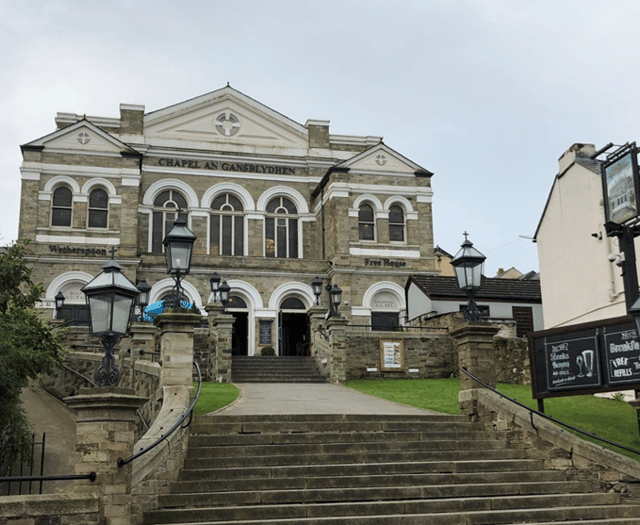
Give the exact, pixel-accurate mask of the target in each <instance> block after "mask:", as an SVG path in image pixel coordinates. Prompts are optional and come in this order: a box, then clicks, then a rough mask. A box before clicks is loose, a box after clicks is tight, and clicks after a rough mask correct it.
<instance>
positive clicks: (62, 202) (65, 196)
mask: <svg viewBox="0 0 640 525" xmlns="http://www.w3.org/2000/svg"><path fill="white" fill-rule="evenodd" d="M53 205H54V206H64V207H67V208H70V207H71V190H70V189H69V188H64V187H63V188H58V189H57V190H56V191H54V192H53Z"/></svg>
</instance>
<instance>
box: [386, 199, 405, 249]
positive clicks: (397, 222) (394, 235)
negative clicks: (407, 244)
mask: <svg viewBox="0 0 640 525" xmlns="http://www.w3.org/2000/svg"><path fill="white" fill-rule="evenodd" d="M389 240H390V241H401V242H404V211H403V210H402V208H401V207H400V206H397V205H394V206H391V207H390V208H389Z"/></svg>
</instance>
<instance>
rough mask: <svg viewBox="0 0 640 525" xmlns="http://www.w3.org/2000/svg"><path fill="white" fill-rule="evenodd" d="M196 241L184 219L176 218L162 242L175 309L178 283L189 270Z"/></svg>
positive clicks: (178, 299)
mask: <svg viewBox="0 0 640 525" xmlns="http://www.w3.org/2000/svg"><path fill="white" fill-rule="evenodd" d="M195 241H196V236H195V234H194V233H193V232H192V231H191V230H190V229H189V228H188V227H187V220H186V219H185V218H184V217H180V215H178V218H177V219H176V220H175V222H174V223H173V228H172V229H171V231H170V232H169V233H168V234H167V236H166V237H165V238H164V240H163V241H162V244H164V246H165V254H166V256H167V273H168V274H171V277H173V279H174V280H175V282H176V299H175V304H174V307H175V308H180V281H181V280H182V279H184V277H185V276H186V275H188V274H189V270H191V255H192V253H193V244H194V243H195Z"/></svg>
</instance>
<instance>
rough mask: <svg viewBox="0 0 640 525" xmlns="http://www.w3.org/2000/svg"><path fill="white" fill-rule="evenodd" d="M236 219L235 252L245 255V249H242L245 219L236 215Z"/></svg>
mask: <svg viewBox="0 0 640 525" xmlns="http://www.w3.org/2000/svg"><path fill="white" fill-rule="evenodd" d="M234 221H235V228H234V231H233V236H234V239H233V242H234V254H235V255H244V251H243V249H242V247H243V245H244V220H243V218H242V217H234Z"/></svg>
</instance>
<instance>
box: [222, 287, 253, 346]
mask: <svg viewBox="0 0 640 525" xmlns="http://www.w3.org/2000/svg"><path fill="white" fill-rule="evenodd" d="M227 310H228V311H229V313H230V314H231V315H233V317H235V321H234V323H233V328H232V329H231V355H249V308H248V307H247V303H246V302H245V300H244V299H243V298H242V297H239V296H237V295H232V296H231V297H229V302H228V303H227Z"/></svg>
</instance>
